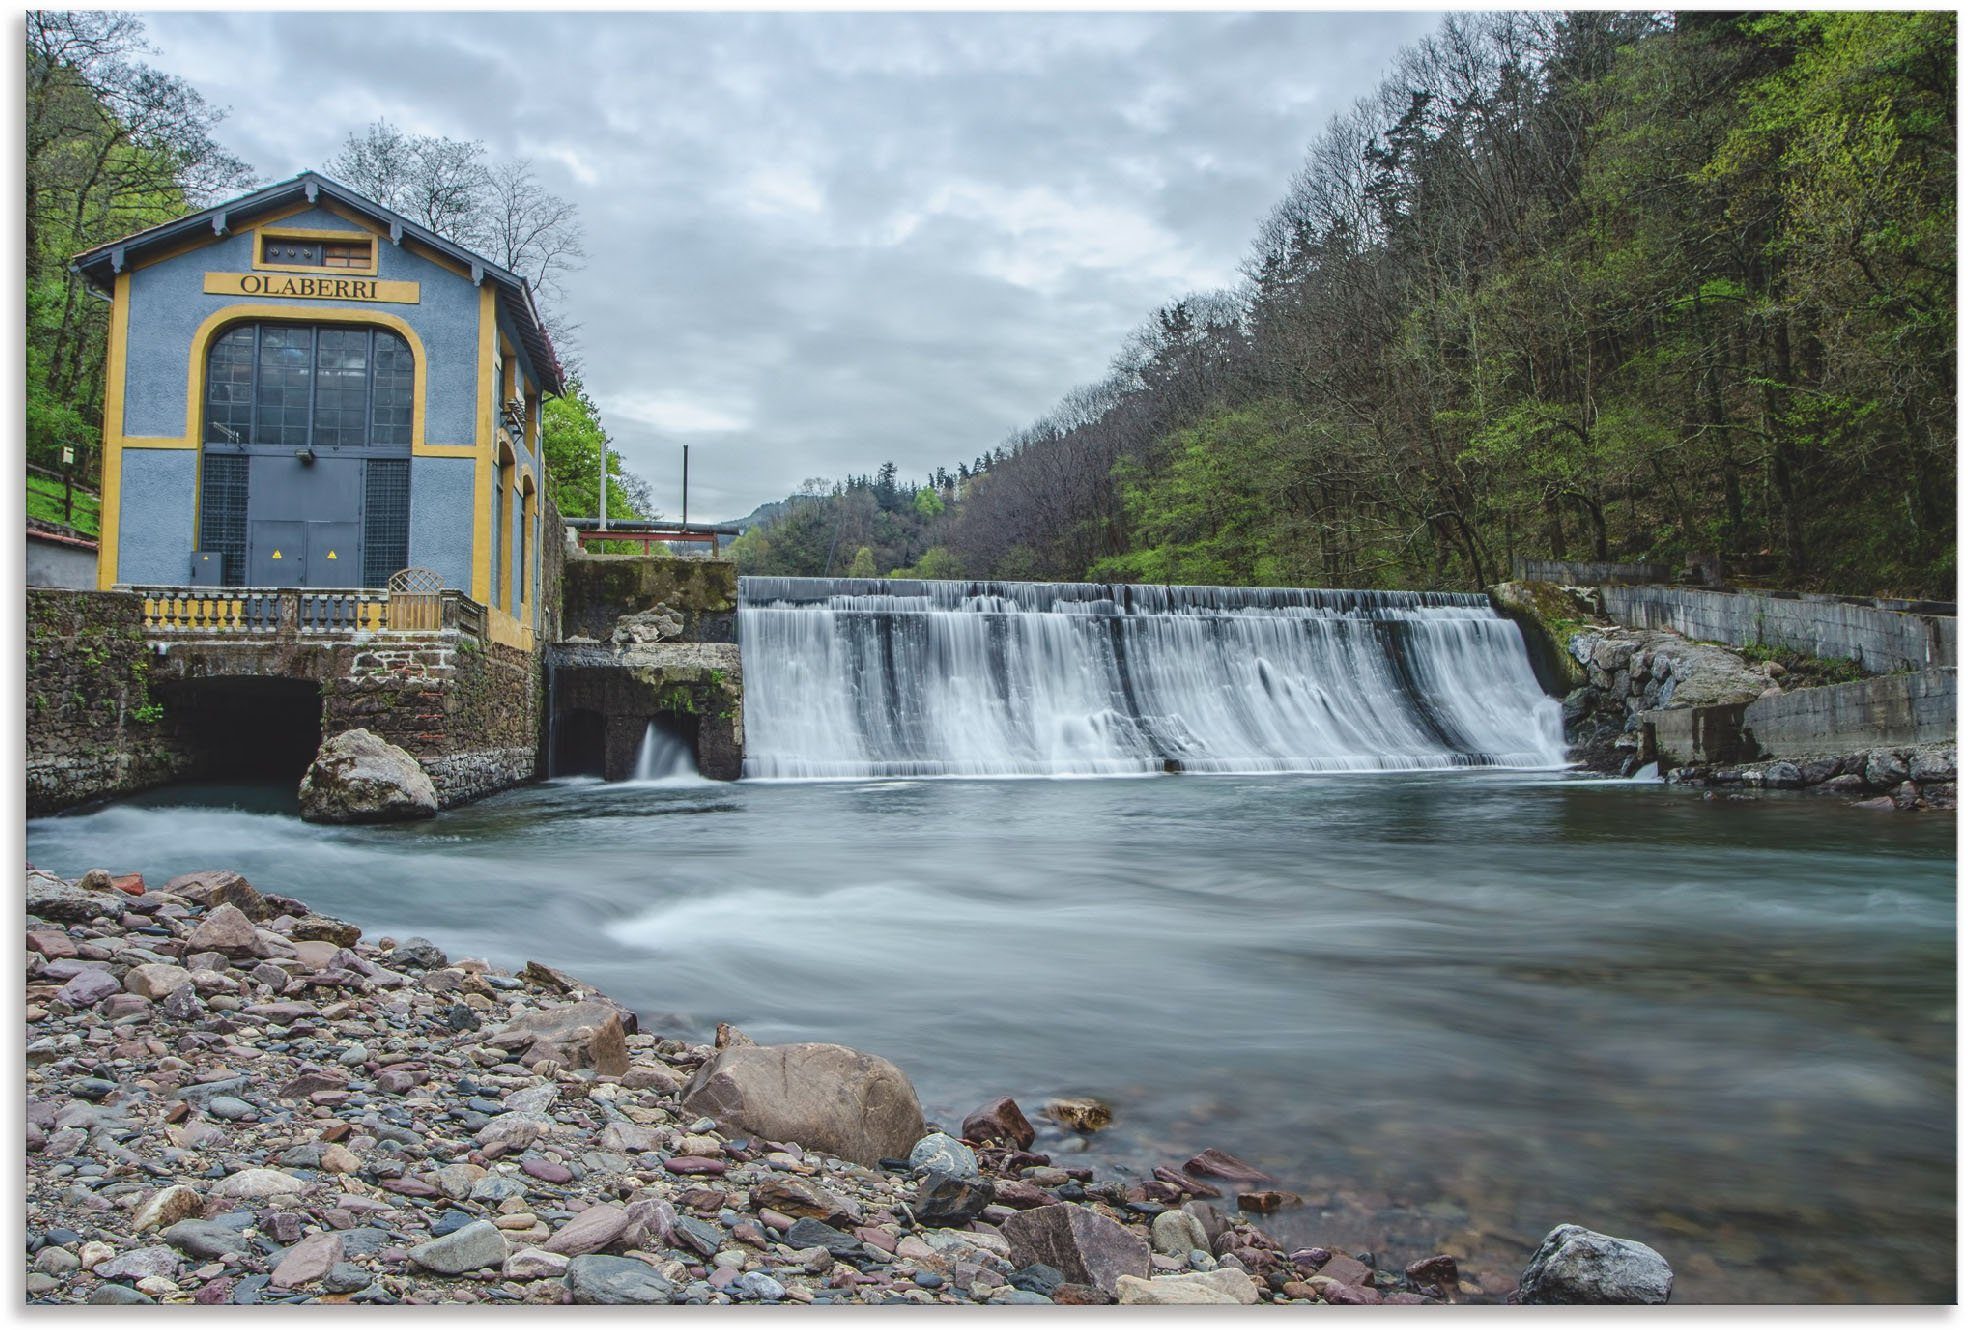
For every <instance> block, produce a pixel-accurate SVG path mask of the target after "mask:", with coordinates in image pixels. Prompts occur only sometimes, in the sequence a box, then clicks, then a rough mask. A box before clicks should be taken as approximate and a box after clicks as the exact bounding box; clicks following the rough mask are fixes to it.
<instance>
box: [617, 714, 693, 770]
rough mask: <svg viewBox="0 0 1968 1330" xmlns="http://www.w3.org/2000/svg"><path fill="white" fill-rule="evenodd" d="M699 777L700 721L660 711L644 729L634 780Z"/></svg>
mask: <svg viewBox="0 0 1968 1330" xmlns="http://www.w3.org/2000/svg"><path fill="white" fill-rule="evenodd" d="M696 774H697V717H696V716H694V715H691V714H690V713H689V712H683V711H659V712H657V713H656V714H655V715H653V716H651V717H650V718H649V719H648V721H647V722H646V723H645V724H644V725H643V735H642V741H641V743H640V744H639V745H638V746H637V748H636V762H635V770H634V771H633V772H632V773H631V774H630V779H632V780H664V779H667V778H672V777H676V776H695V775H696Z"/></svg>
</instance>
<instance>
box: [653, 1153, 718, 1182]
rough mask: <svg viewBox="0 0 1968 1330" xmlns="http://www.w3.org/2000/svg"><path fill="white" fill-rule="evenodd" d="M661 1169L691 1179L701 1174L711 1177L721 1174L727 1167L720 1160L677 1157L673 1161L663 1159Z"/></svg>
mask: <svg viewBox="0 0 1968 1330" xmlns="http://www.w3.org/2000/svg"><path fill="white" fill-rule="evenodd" d="M663 1167H664V1168H665V1169H666V1170H668V1171H669V1172H671V1173H678V1174H681V1175H683V1176H685V1177H691V1176H694V1175H696V1174H701V1173H709V1174H713V1175H715V1174H718V1173H722V1172H724V1170H725V1169H726V1167H728V1165H726V1164H725V1162H724V1161H723V1160H722V1159H706V1158H704V1157H703V1156H702V1155H678V1156H676V1157H675V1158H674V1159H665V1160H664V1161H663Z"/></svg>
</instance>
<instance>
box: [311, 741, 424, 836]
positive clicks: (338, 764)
mask: <svg viewBox="0 0 1968 1330" xmlns="http://www.w3.org/2000/svg"><path fill="white" fill-rule="evenodd" d="M436 815H437V787H436V786H435V785H433V784H432V783H431V778H430V776H429V775H428V774H427V773H426V772H425V771H424V769H423V767H421V766H419V765H418V763H417V759H416V758H415V757H412V756H411V755H410V754H409V753H407V752H405V751H404V750H403V749H401V748H398V747H397V746H396V745H395V744H393V743H390V742H388V741H387V740H385V739H383V738H381V737H379V736H377V735H375V734H372V733H371V732H369V731H368V730H344V731H343V732H342V733H340V734H336V735H331V736H329V737H328V738H327V739H324V740H323V741H322V743H321V748H320V750H319V751H317V752H316V753H315V756H314V761H313V763H312V764H311V765H309V767H308V769H307V774H306V775H304V776H302V777H301V817H302V818H303V819H304V820H306V821H309V822H400V821H404V820H407V819H411V818H420V817H435V816H436Z"/></svg>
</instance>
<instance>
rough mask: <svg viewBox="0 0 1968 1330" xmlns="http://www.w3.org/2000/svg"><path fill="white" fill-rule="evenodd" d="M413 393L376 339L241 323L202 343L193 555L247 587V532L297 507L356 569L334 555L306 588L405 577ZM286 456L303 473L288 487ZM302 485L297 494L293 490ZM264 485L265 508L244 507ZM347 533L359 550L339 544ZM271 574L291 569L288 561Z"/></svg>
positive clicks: (395, 347) (322, 327)
mask: <svg viewBox="0 0 1968 1330" xmlns="http://www.w3.org/2000/svg"><path fill="white" fill-rule="evenodd" d="M415 383H416V364H415V361H414V359H413V358H412V355H411V351H410V346H409V344H408V343H407V342H406V341H405V340H404V339H403V338H402V337H400V336H399V335H397V334H396V333H394V332H392V331H390V330H389V329H387V328H372V327H363V326H359V325H348V324H307V323H242V324H237V325H235V326H234V327H231V328H228V329H227V330H226V331H225V332H224V333H222V334H221V335H220V336H219V337H218V338H216V339H215V340H214V341H213V342H212V344H211V348H210V350H209V351H208V352H207V354H206V362H205V404H204V405H205V426H204V432H203V436H202V440H203V444H204V448H203V453H204V456H203V463H202V468H201V470H202V478H201V483H200V500H199V519H198V547H199V549H201V550H204V551H208V552H214V553H218V554H221V555H222V556H223V563H222V565H221V566H222V570H223V572H222V577H223V580H224V581H225V582H226V583H227V584H228V585H234V586H237V585H243V584H245V583H246V582H247V581H249V580H251V579H249V577H248V572H249V569H248V567H247V564H248V553H249V549H250V548H251V546H252V544H253V542H254V540H255V537H254V536H253V535H252V531H253V530H254V529H255V527H256V524H257V525H258V526H259V527H265V525H266V523H265V521H263V520H262V519H264V518H268V517H273V518H291V517H293V516H294V515H295V511H294V510H295V506H296V504H299V506H300V508H301V509H302V511H303V515H304V516H305V517H306V518H307V519H308V521H309V522H310V523H312V522H315V521H317V520H318V521H320V522H322V523H330V524H332V523H341V524H343V527H342V528H338V530H343V534H342V535H340V536H337V537H336V538H335V539H334V540H332V541H331V542H330V543H333V544H336V545H338V546H340V547H341V550H344V551H345V550H347V549H348V547H349V546H350V545H356V547H357V548H359V549H360V551H361V558H360V562H359V564H356V563H355V562H354V559H353V556H352V555H350V554H347V553H343V554H341V556H340V557H339V558H338V559H337V562H336V563H334V564H327V565H325V566H324V567H322V568H311V569H309V570H308V572H307V574H306V576H307V579H308V582H309V584H311V585H334V586H350V585H361V586H381V585H383V584H384V583H385V582H386V581H387V580H388V578H389V576H390V574H391V573H394V572H395V571H397V570H398V569H399V568H402V567H404V566H405V564H406V563H407V561H408V558H409V543H410V542H409V531H410V435H411V422H412V419H413V415H414V408H415V403H414V387H415ZM297 455H303V456H302V460H303V461H305V462H307V463H310V464H311V465H310V466H309V467H308V468H307V469H306V471H305V473H304V477H305V478H302V479H291V478H292V477H294V476H295V472H294V471H293V468H294V467H295V466H296V463H295V461H294V460H293V459H294V458H295V457H296V456H297ZM317 458H319V459H320V462H319V463H318V464H316V462H315V459H317ZM279 459H286V460H285V461H284V463H283V462H282V461H280V460H279ZM266 468H273V469H272V470H266ZM350 468H353V469H354V474H353V475H351V472H350ZM331 472H332V473H334V474H333V475H332V476H331V475H330V474H329V473H331ZM256 477H257V479H256ZM283 477H288V478H289V479H283ZM308 478H311V480H310V479H308ZM310 483H312V484H313V488H312V489H309V490H307V491H306V493H304V494H303V493H300V492H299V491H297V490H296V488H295V486H296V485H302V486H306V485H309V484H310ZM267 485H272V486H273V487H274V489H273V490H270V491H267V494H266V495H265V496H263V498H264V499H265V502H263V501H262V498H256V497H254V496H255V494H256V493H258V492H260V491H261V490H262V489H263V488H264V487H265V486H267ZM358 496H359V497H358ZM268 504H272V505H273V506H272V507H268V506H267V505H268ZM276 510H277V511H276ZM351 524H359V527H360V538H359V544H357V542H356V540H355V539H354V538H353V537H349V536H347V535H346V531H345V528H347V527H348V526H350V525H351ZM312 529H313V528H312V526H310V530H312ZM330 557H334V556H330ZM274 566H283V567H287V568H291V567H292V563H291V556H290V557H289V559H288V561H287V562H286V563H285V564H283V565H274ZM262 575H263V574H262Z"/></svg>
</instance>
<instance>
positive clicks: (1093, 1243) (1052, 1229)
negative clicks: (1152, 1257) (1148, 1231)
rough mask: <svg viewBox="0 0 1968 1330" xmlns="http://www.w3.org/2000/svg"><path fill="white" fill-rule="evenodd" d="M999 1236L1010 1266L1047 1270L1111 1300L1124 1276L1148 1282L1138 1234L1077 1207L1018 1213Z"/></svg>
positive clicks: (1144, 1245)
mask: <svg viewBox="0 0 1968 1330" xmlns="http://www.w3.org/2000/svg"><path fill="white" fill-rule="evenodd" d="M998 1231H999V1232H1001V1233H1003V1234H1004V1236H1005V1240H1006V1241H1008V1242H1009V1243H1011V1262H1012V1264H1013V1265H1017V1266H1027V1265H1049V1266H1051V1267H1052V1268H1053V1269H1055V1270H1057V1271H1059V1272H1060V1273H1061V1274H1063V1275H1065V1276H1066V1278H1067V1279H1068V1280H1070V1281H1071V1282H1073V1283H1075V1284H1092V1285H1094V1286H1095V1287H1097V1288H1099V1289H1101V1290H1103V1291H1104V1292H1106V1293H1108V1294H1109V1295H1115V1296H1118V1294H1119V1293H1120V1279H1121V1276H1122V1275H1133V1276H1134V1277H1135V1278H1137V1279H1143V1280H1145V1279H1147V1278H1148V1274H1149V1260H1148V1244H1147V1243H1146V1242H1143V1241H1142V1240H1141V1235H1140V1234H1138V1233H1136V1232H1134V1231H1133V1230H1132V1229H1130V1228H1128V1227H1127V1226H1126V1225H1125V1224H1119V1223H1116V1222H1115V1221H1113V1220H1111V1219H1109V1218H1107V1216H1105V1215H1103V1214H1097V1213H1095V1212H1094V1211H1092V1210H1088V1209H1084V1208H1082V1207H1081V1206H1077V1205H1045V1206H1040V1207H1039V1208H1038V1209H1036V1210H1021V1211H1019V1212H1018V1213H1017V1214H1015V1215H1013V1216H1012V1217H1011V1218H1009V1219H1007V1220H1005V1222H1004V1224H1003V1225H1002V1226H1001V1227H1000V1228H999V1230H998Z"/></svg>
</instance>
